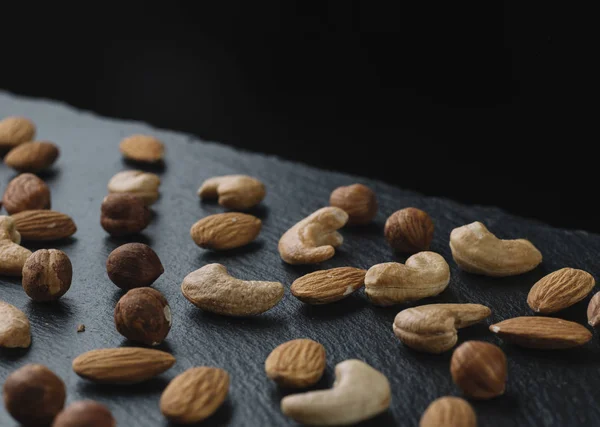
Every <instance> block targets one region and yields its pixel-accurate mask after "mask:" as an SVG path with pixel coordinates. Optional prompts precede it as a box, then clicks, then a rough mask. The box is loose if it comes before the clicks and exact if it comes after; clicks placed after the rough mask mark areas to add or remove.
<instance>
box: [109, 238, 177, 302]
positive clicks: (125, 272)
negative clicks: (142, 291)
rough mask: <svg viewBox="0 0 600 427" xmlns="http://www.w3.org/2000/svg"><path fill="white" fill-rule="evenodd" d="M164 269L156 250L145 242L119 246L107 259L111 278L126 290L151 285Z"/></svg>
mask: <svg viewBox="0 0 600 427" xmlns="http://www.w3.org/2000/svg"><path fill="white" fill-rule="evenodd" d="M164 271H165V269H164V267H163V265H162V263H161V262H160V258H159V257H158V255H157V254H156V252H154V251H153V250H152V248H151V247H150V246H148V245H144V244H143V243H127V244H125V245H122V246H119V247H118V248H116V249H115V250H114V251H112V252H111V253H110V255H109V256H108V259H107V260H106V272H107V274H108V277H109V279H110V280H111V281H112V282H113V283H114V284H115V285H117V286H118V287H119V288H121V289H125V290H129V289H134V288H140V287H144V286H150V285H152V283H154V281H155V280H156V279H158V278H159V277H160V275H161V274H163V273H164Z"/></svg>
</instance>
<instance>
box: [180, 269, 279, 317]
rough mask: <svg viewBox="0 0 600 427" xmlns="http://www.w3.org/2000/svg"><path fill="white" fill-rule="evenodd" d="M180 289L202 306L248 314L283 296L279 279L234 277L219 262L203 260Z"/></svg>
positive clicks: (262, 309)
mask: <svg viewBox="0 0 600 427" xmlns="http://www.w3.org/2000/svg"><path fill="white" fill-rule="evenodd" d="M181 292H182V293H183V296H184V297H186V298H187V299H188V300H189V301H190V302H191V303H192V304H194V305H195V306H196V307H199V308H201V309H202V310H206V311H210V312H212V313H217V314H224V315H227V316H250V315H254V314H260V313H264V312H265V311H267V310H269V309H271V308H273V307H274V306H275V305H276V304H277V303H278V302H279V301H281V298H283V293H284V289H283V285H282V284H281V283H279V282H262V281H256V280H240V279H236V278H235V277H232V276H230V275H229V273H227V269H226V268H225V267H224V266H222V265H221V264H207V265H205V266H204V267H202V268H199V269H198V270H196V271H193V272H191V273H190V274H188V275H187V276H186V277H185V279H183V283H182V284H181Z"/></svg>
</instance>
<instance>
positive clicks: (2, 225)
mask: <svg viewBox="0 0 600 427" xmlns="http://www.w3.org/2000/svg"><path fill="white" fill-rule="evenodd" d="M0 240H10V241H11V242H13V243H16V244H17V245H18V244H20V243H21V234H20V233H19V232H18V231H17V227H16V225H15V221H14V220H13V219H12V218H11V217H9V216H6V215H0Z"/></svg>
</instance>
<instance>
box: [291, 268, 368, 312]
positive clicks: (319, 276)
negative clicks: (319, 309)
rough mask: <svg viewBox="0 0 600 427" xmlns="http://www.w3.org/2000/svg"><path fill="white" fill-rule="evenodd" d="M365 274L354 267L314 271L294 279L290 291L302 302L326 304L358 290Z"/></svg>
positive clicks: (365, 272) (363, 281)
mask: <svg viewBox="0 0 600 427" xmlns="http://www.w3.org/2000/svg"><path fill="white" fill-rule="evenodd" d="M366 274H367V271H366V270H362V269H360V268H354V267H339V268H332V269H329V270H320V271H315V272H313V273H310V274H307V275H305V276H302V277H300V278H298V279H296V280H295V281H294V283H292V287H291V288H290V290H291V291H292V294H293V295H294V296H295V297H296V298H298V299H299V300H300V301H302V302H305V303H308V304H327V303H330V302H335V301H339V300H341V299H342V298H345V297H347V296H348V295H350V294H351V293H352V292H354V291H356V290H357V289H359V288H360V287H361V286H362V285H363V284H364V283H365V275H366Z"/></svg>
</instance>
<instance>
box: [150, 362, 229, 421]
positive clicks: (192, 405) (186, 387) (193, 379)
mask: <svg viewBox="0 0 600 427" xmlns="http://www.w3.org/2000/svg"><path fill="white" fill-rule="evenodd" d="M228 392H229V374H228V373H227V372H226V371H224V370H223V369H220V368H212V367H206V366H202V367H198V368H190V369H188V370H187V371H184V372H182V373H181V374H179V375H177V376H176V377H175V378H173V380H172V381H171V382H170V383H169V385H168V386H167V388H165V391H164V392H163V394H162V396H161V398H160V411H161V412H162V413H163V415H164V416H165V417H166V418H167V419H169V420H170V421H172V422H175V423H182V424H192V423H197V422H200V421H202V420H204V419H206V418H208V417H210V416H211V415H212V414H213V413H214V412H215V411H216V410H217V409H218V408H219V406H221V404H222V403H223V402H224V401H225V398H226V397H227V393H228Z"/></svg>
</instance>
